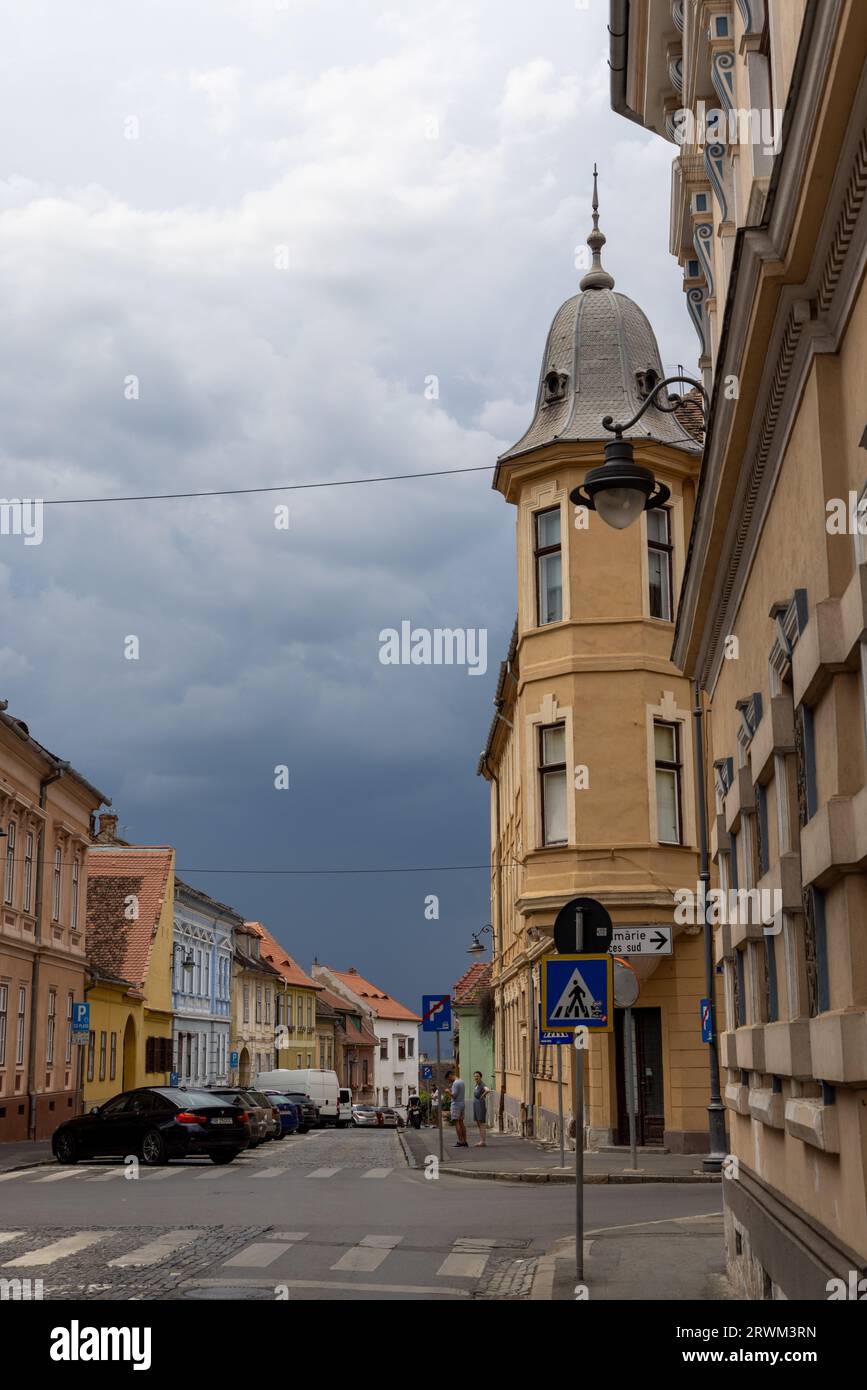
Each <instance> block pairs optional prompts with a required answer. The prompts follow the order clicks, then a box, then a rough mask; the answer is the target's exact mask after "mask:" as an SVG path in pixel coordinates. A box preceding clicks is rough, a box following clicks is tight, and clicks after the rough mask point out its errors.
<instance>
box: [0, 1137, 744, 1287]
mask: <svg viewBox="0 0 867 1390" xmlns="http://www.w3.org/2000/svg"><path fill="white" fill-rule="evenodd" d="M127 1171H128V1170H127V1169H125V1167H124V1165H123V1164H122V1163H118V1162H116V1161H111V1162H91V1163H87V1164H85V1163H81V1164H78V1165H76V1166H75V1167H61V1166H60V1165H51V1166H48V1167H42V1168H32V1169H28V1170H26V1171H25V1172H18V1173H14V1174H2V1175H0V1280H2V1279H31V1280H37V1279H41V1280H42V1296H43V1297H44V1298H46V1299H63V1298H75V1299H81V1298H85V1299H101V1300H126V1299H184V1300H186V1299H193V1300H195V1299H201V1298H204V1299H215V1298H245V1297H246V1298H263V1299H269V1300H273V1299H275V1298H283V1299H291V1300H293V1301H294V1300H296V1299H302V1300H303V1299H316V1300H320V1299H335V1300H344V1299H378V1300H379V1299H382V1300H396V1299H416V1300H430V1299H444V1300H463V1299H466V1298H468V1297H474V1298H511V1299H522V1298H526V1297H529V1294H530V1290H531V1286H532V1281H533V1276H534V1274H535V1272H536V1269H537V1267H538V1266H537V1261H538V1258H539V1257H540V1256H541V1255H544V1254H546V1253H548V1252H549V1251H551V1250H552V1248H554V1247H555V1246H556V1245H557V1243H558V1242H562V1241H563V1239H564V1237H565V1238H568V1237H569V1235H570V1233H572V1232H574V1193H573V1190H572V1189H571V1188H570V1187H566V1186H550V1187H549V1186H547V1185H543V1186H541V1187H540V1186H537V1185H528V1184H517V1183H515V1184H512V1183H499V1182H481V1181H468V1180H466V1179H462V1178H455V1177H447V1176H443V1177H440V1178H438V1179H436V1180H431V1179H428V1178H426V1177H425V1176H424V1173H423V1172H421V1171H416V1170H411V1169H408V1168H407V1166H406V1163H405V1160H404V1157H403V1152H402V1150H401V1147H400V1144H399V1141H398V1139H397V1137H396V1135H395V1134H394V1133H388V1132H386V1133H381V1132H380V1133H372V1132H369V1131H364V1130H348V1131H334V1130H324V1131H314V1132H312V1133H311V1134H308V1135H304V1136H290V1137H288V1138H286V1139H285V1140H283V1141H282V1142H280V1143H269V1144H266V1145H263V1146H262V1147H261V1148H259V1149H257V1150H256V1151H255V1152H253V1153H248V1154H243V1155H241V1157H240V1158H238V1159H236V1160H235V1162H234V1163H233V1164H231V1165H229V1166H228V1167H222V1168H220V1167H216V1166H215V1165H213V1164H211V1163H210V1162H209V1161H207V1160H205V1161H200V1160H189V1161H185V1162H181V1163H172V1164H170V1165H168V1166H167V1167H164V1168H157V1169H146V1168H140V1169H139V1170H138V1175H137V1176H133V1177H127V1176H126V1175H125V1174H126V1172H127ZM132 1171H133V1172H134V1171H135V1169H133V1170H132ZM720 1210H721V1196H720V1190H719V1188H718V1187H713V1188H709V1187H707V1186H702V1185H689V1186H687V1185H684V1186H679V1185H672V1184H666V1185H651V1184H647V1185H640V1186H634V1187H613V1186H612V1187H605V1186H594V1187H588V1188H587V1189H586V1230H587V1233H588V1235H590V1234H592V1232H593V1230H594V1229H599V1230H606V1231H609V1230H610V1229H611V1228H612V1227H616V1228H618V1229H620V1228H622V1227H632V1226H635V1225H636V1223H654V1225H653V1226H652V1227H651V1229H662V1228H663V1225H662V1223H665V1222H666V1221H667V1220H669V1219H672V1220H674V1221H675V1222H681V1223H687V1224H686V1225H682V1226H681V1227H680V1229H682V1230H686V1229H688V1223H689V1222H690V1221H691V1220H692V1219H694V1218H695V1217H698V1216H704V1215H706V1214H708V1213H716V1212H718V1211H720Z"/></svg>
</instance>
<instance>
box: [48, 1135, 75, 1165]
mask: <svg viewBox="0 0 867 1390" xmlns="http://www.w3.org/2000/svg"><path fill="white" fill-rule="evenodd" d="M54 1156H55V1158H56V1159H57V1161H58V1163H77V1162H78V1144H77V1143H76V1140H75V1135H74V1134H59V1135H58V1136H57V1139H56V1140H55V1142H54Z"/></svg>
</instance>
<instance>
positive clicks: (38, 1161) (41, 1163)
mask: <svg viewBox="0 0 867 1390" xmlns="http://www.w3.org/2000/svg"><path fill="white" fill-rule="evenodd" d="M56 1162H57V1159H56V1158H54V1157H51V1158H34V1159H33V1160H32V1162H30V1163H10V1164H9V1165H8V1166H7V1167H5V1168H0V1177H2V1176H3V1174H4V1173H23V1172H24V1170H25V1169H27V1168H48V1167H50V1166H51V1165H52V1164H55V1163H56Z"/></svg>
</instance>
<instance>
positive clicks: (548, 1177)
mask: <svg viewBox="0 0 867 1390" xmlns="http://www.w3.org/2000/svg"><path fill="white" fill-rule="evenodd" d="M397 1137H398V1140H399V1141H400V1147H401V1148H402V1150H403V1156H404V1158H405V1159H406V1161H407V1165H408V1167H410V1168H415V1169H420V1168H421V1167H422V1166H423V1163H420V1162H419V1160H418V1159H417V1158H416V1155H415V1154H414V1153H413V1151H412V1149H411V1148H410V1146H409V1144H408V1143H407V1142H406V1139H405V1137H404V1135H403V1132H402V1131H401V1130H398V1132H397ZM430 1157H436V1155H435V1154H432V1155H430ZM439 1171H440V1172H441V1173H445V1174H446V1175H447V1176H448V1177H454V1178H477V1179H479V1180H481V1181H484V1182H529V1183H540V1182H547V1183H568V1184H569V1185H570V1186H572V1187H574V1185H575V1175H574V1174H573V1173H534V1172H532V1171H529V1170H527V1169H521V1168H519V1169H518V1170H517V1171H515V1172H511V1173H510V1172H503V1171H500V1170H497V1169H492V1168H460V1167H458V1165H457V1164H454V1163H441V1164H440V1166H439ZM721 1181H722V1176H721V1174H719V1173H673V1174H672V1173H587V1172H585V1174H584V1185H585V1187H591V1186H606V1185H609V1184H610V1185H622V1186H625V1185H626V1184H627V1183H660V1182H661V1183H709V1182H710V1183H718V1182H721Z"/></svg>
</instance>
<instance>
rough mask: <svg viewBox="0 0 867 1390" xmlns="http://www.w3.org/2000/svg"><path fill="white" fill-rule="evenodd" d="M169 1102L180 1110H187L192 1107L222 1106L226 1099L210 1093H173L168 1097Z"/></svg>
mask: <svg viewBox="0 0 867 1390" xmlns="http://www.w3.org/2000/svg"><path fill="white" fill-rule="evenodd" d="M169 1100H172V1101H174V1103H175V1105H179V1106H180V1107H181V1109H182V1110H188V1109H189V1108H190V1106H193V1105H195V1106H199V1105H224V1104H225V1101H226V1097H225V1096H221V1095H217V1094H215V1093H214V1092H212V1091H175V1092H174V1093H173V1094H170V1095H169Z"/></svg>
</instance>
